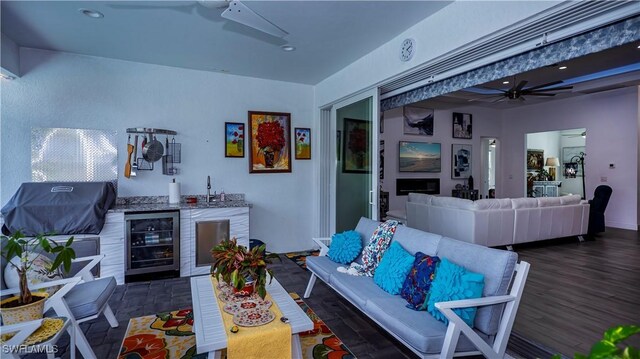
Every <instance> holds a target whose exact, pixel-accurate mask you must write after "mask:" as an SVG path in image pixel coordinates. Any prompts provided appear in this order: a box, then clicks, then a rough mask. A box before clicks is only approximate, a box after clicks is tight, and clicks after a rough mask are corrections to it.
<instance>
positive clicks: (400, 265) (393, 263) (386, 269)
mask: <svg viewBox="0 0 640 359" xmlns="http://www.w3.org/2000/svg"><path fill="white" fill-rule="evenodd" d="M412 265H413V256H412V255H411V254H410V253H409V252H407V251H406V250H405V249H404V248H402V246H401V245H400V244H398V242H391V246H389V249H387V251H386V252H385V253H384V256H382V260H381V261H380V264H378V268H376V271H375V273H374V274H373V281H374V282H375V283H376V284H377V285H378V287H380V288H382V289H383V290H384V291H385V292H388V293H391V294H399V293H400V289H402V283H404V280H405V278H406V277H407V273H409V271H410V270H411V266H412Z"/></svg>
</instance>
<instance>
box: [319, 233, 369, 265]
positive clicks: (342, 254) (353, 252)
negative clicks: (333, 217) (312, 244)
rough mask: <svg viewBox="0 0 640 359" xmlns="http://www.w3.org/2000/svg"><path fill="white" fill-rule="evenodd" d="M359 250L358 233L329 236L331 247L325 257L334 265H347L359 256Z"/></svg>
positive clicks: (360, 247) (360, 244)
mask: <svg viewBox="0 0 640 359" xmlns="http://www.w3.org/2000/svg"><path fill="white" fill-rule="evenodd" d="M361 250H362V241H361V240H360V233H358V232H356V231H346V232H342V233H336V234H334V235H333V236H331V246H329V253H327V256H328V257H329V259H331V260H332V261H334V262H336V263H342V264H349V263H351V262H353V260H354V259H356V258H357V257H358V255H360V251H361Z"/></svg>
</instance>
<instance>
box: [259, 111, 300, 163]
mask: <svg viewBox="0 0 640 359" xmlns="http://www.w3.org/2000/svg"><path fill="white" fill-rule="evenodd" d="M249 134H250V136H251V137H250V144H251V146H250V148H249V151H250V152H249V173H279V172H291V114H290V113H284V112H261V111H249Z"/></svg>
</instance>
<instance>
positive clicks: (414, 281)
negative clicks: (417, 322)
mask: <svg viewBox="0 0 640 359" xmlns="http://www.w3.org/2000/svg"><path fill="white" fill-rule="evenodd" d="M438 263H440V258H438V257H435V256H434V257H432V256H429V255H426V254H424V253H422V252H417V253H416V256H415V260H414V261H413V266H412V267H411V270H410V271H409V274H408V275H407V278H406V279H405V280H404V284H403V285H402V290H401V291H400V296H401V297H402V298H404V299H406V300H407V302H408V303H409V304H407V307H408V308H411V309H413V310H425V309H426V308H422V304H423V303H424V302H425V300H426V298H427V295H428V293H429V289H430V288H431V282H432V281H433V279H434V277H435V272H436V266H437V265H438Z"/></svg>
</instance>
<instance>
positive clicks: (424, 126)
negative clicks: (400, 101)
mask: <svg viewBox="0 0 640 359" xmlns="http://www.w3.org/2000/svg"><path fill="white" fill-rule="evenodd" d="M402 121H403V123H404V125H403V128H404V134H405V135H422V136H433V109H432V108H422V107H415V106H404V107H402Z"/></svg>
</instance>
